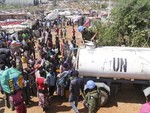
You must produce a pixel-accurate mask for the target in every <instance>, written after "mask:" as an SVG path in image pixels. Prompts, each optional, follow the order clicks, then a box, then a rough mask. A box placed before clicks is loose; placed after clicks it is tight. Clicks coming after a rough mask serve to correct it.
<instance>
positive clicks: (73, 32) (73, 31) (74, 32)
mask: <svg viewBox="0 0 150 113" xmlns="http://www.w3.org/2000/svg"><path fill="white" fill-rule="evenodd" d="M75 34H76V31H75V29H74V28H73V30H72V36H73V37H75Z"/></svg>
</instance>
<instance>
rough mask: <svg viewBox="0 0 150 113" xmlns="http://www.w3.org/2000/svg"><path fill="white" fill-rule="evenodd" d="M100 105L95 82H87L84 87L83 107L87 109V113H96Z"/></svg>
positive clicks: (99, 95) (98, 92)
mask: <svg viewBox="0 0 150 113" xmlns="http://www.w3.org/2000/svg"><path fill="white" fill-rule="evenodd" d="M100 104H101V93H100V88H97V86H96V85H95V82H94V81H92V80H89V81H87V83H86V86H85V100H84V105H85V107H87V108H88V113H97V111H98V110H99V108H100Z"/></svg>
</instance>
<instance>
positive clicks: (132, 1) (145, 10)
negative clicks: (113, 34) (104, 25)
mask: <svg viewBox="0 0 150 113" xmlns="http://www.w3.org/2000/svg"><path fill="white" fill-rule="evenodd" d="M112 15H113V16H112V20H113V21H114V26H115V29H117V34H118V37H119V38H124V36H125V35H126V36H127V37H128V38H129V39H128V40H129V43H128V45H127V46H138V47H140V46H149V45H150V40H149V36H148V31H149V30H148V29H149V27H150V2H149V0H120V3H119V5H118V6H117V7H116V8H115V9H114V10H113V12H112Z"/></svg>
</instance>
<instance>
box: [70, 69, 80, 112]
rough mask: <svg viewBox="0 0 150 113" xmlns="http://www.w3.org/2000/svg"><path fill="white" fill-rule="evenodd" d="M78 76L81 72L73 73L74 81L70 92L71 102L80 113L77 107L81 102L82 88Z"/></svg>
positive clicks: (75, 71)
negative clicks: (79, 101)
mask: <svg viewBox="0 0 150 113" xmlns="http://www.w3.org/2000/svg"><path fill="white" fill-rule="evenodd" d="M78 75H79V72H78V71H77V70H74V71H73V72H72V76H73V79H72V80H71V83H70V87H69V91H70V95H69V102H70V104H71V106H72V108H73V109H74V111H75V112H76V113H79V111H78V109H77V106H78V100H79V96H80V88H81V83H80V79H79V77H78ZM73 102H74V103H73Z"/></svg>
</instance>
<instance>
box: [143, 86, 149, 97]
mask: <svg viewBox="0 0 150 113" xmlns="http://www.w3.org/2000/svg"><path fill="white" fill-rule="evenodd" d="M143 93H144V95H145V97H146V99H147V97H148V96H149V95H150V86H149V87H147V88H145V89H143Z"/></svg>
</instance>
